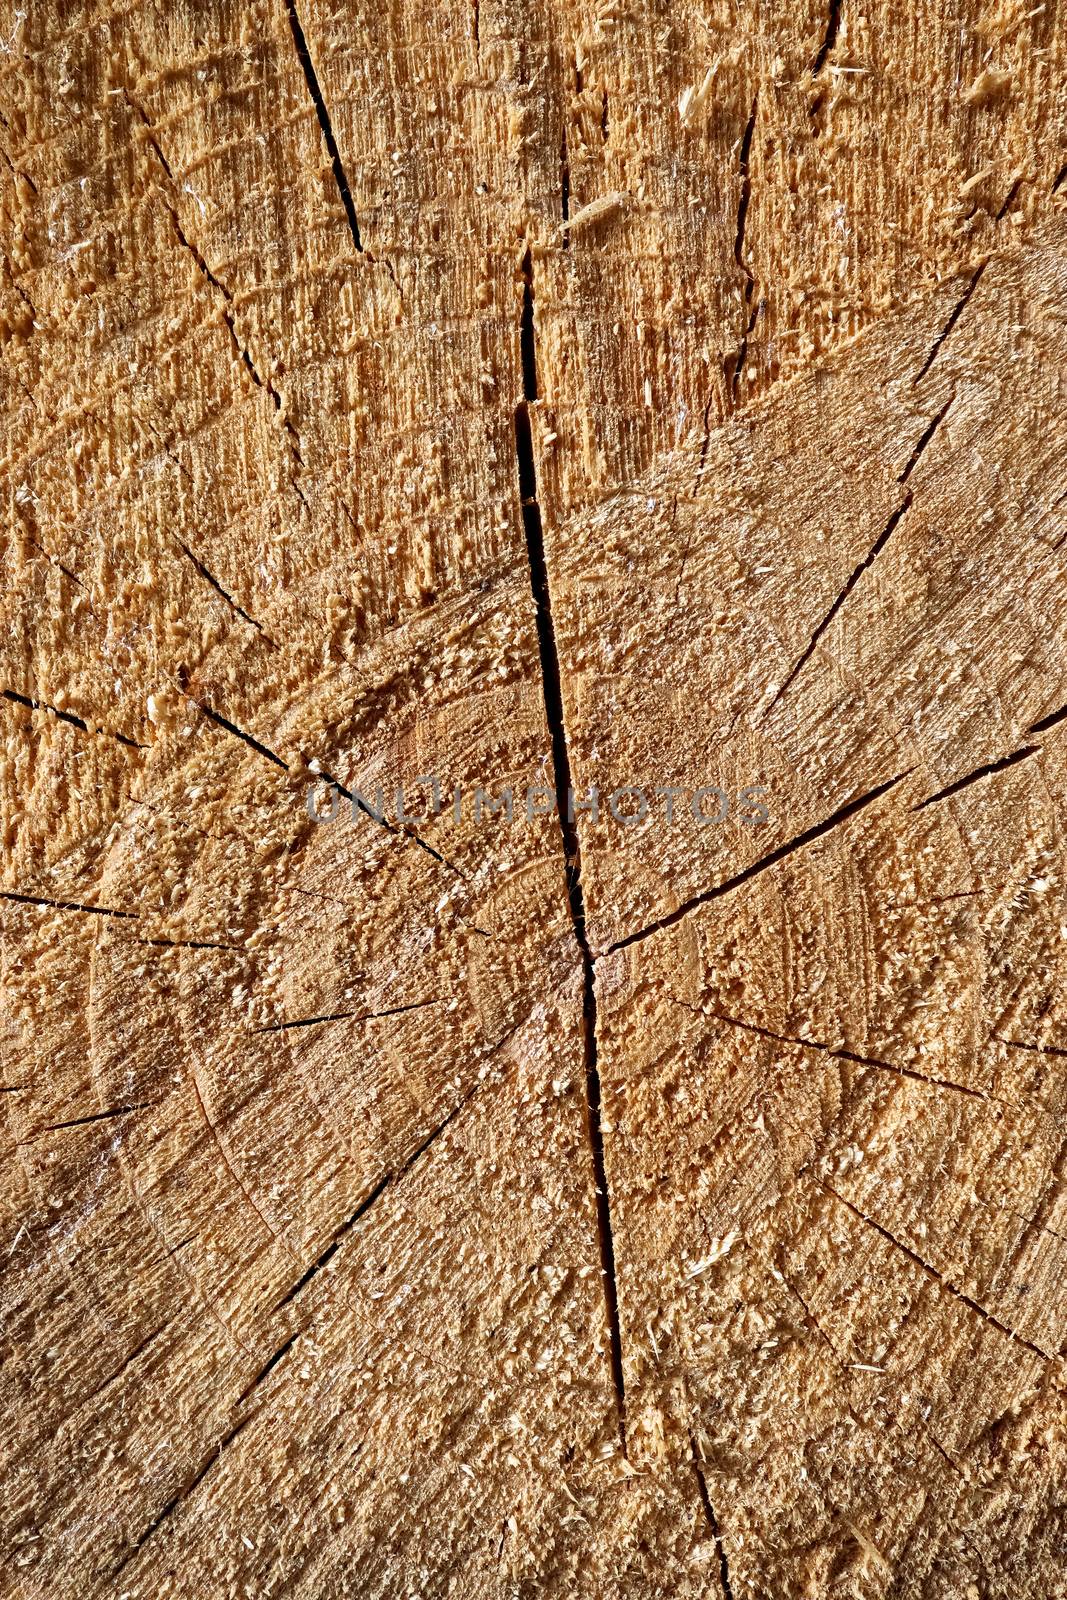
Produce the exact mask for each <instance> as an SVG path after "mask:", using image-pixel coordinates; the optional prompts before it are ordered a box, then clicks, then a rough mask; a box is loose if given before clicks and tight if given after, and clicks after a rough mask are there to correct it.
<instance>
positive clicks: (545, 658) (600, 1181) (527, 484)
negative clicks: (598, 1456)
mask: <svg viewBox="0 0 1067 1600" xmlns="http://www.w3.org/2000/svg"><path fill="white" fill-rule="evenodd" d="M522 279H523V289H522V317H521V321H520V326H519V351H520V356H521V360H522V394H523V398H522V400H521V401H520V402H519V404H518V406H517V407H516V409H515V456H516V465H517V470H518V479H519V499H520V503H521V506H522V526H523V533H524V534H525V536H526V555H527V560H528V561H529V566H530V588H531V590H532V592H533V599H534V608H535V611H536V616H537V643H538V651H539V655H540V660H541V685H542V690H543V694H544V703H545V720H546V721H547V723H548V729H549V735H550V738H551V743H552V770H553V776H554V780H555V792H556V816H557V818H558V820H559V829H560V836H561V839H562V843H563V857H564V866H565V871H566V883H567V905H568V909H569V911H570V918H571V926H572V928H573V930H574V938H575V941H576V943H577V945H578V951H579V954H580V956H581V965H582V1040H583V1047H584V1053H585V1107H586V1117H585V1121H586V1132H587V1135H588V1139H589V1149H590V1153H591V1155H592V1160H593V1183H594V1190H595V1196H596V1215H597V1233H598V1236H599V1241H600V1266H601V1277H602V1280H603V1285H604V1309H605V1314H606V1321H607V1331H608V1342H609V1353H610V1357H611V1376H612V1382H613V1384H614V1388H615V1407H616V1413H617V1417H618V1425H619V1439H620V1442H621V1444H622V1450H623V1454H624V1455H625V1454H626V1391H625V1385H624V1381H623V1367H622V1333H621V1329H620V1325H619V1295H618V1287H617V1284H616V1280H615V1246H614V1241H613V1238H612V1230H611V1203H610V1200H609V1198H608V1179H607V1169H606V1167H605V1164H604V1134H603V1127H602V1121H601V1084H600V1070H599V1067H598V1064H597V1035H596V1021H597V1016H596V979H595V972H594V967H593V955H592V951H591V950H590V948H589V940H588V937H587V935H586V931H585V899H584V896H583V893H582V877H581V851H580V842H579V838H578V828H577V825H576V823H575V819H574V809H573V806H572V803H571V802H572V791H571V764H570V754H569V752H568V748H567V730H566V724H565V721H564V716H563V685H562V679H561V675H560V661H559V649H558V646H557V644H556V630H555V624H554V623H553V620H552V601H551V595H550V593H549V586H548V566H547V563H546V561H545V538H544V528H543V525H542V522H541V508H540V505H539V504H538V500H537V469H536V465H535V462H534V451H533V437H532V434H531V431H530V404H531V402H532V401H534V400H536V399H537V394H538V390H537V351H536V344H535V334H534V316H533V303H534V284H533V263H532V259H531V255H530V251H529V250H527V251H526V254H525V256H524V257H523V262H522Z"/></svg>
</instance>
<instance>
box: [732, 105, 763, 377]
mask: <svg viewBox="0 0 1067 1600" xmlns="http://www.w3.org/2000/svg"><path fill="white" fill-rule="evenodd" d="M758 109H759V95H758V93H757V94H754V95H753V96H752V109H751V111H750V112H749V116H748V122H747V124H746V126H745V131H744V133H743V135H742V137H741V152H740V155H739V158H738V168H739V170H740V173H741V193H740V195H739V197H738V201H737V229H736V233H735V236H734V260H735V261H736V262H737V265H738V267H739V268H740V269H741V272H742V273H743V274H744V279H745V287H744V298H743V306H744V327H743V331H742V334H741V343H740V344H739V345H738V348H737V352H736V354H735V355H734V357H733V367H732V370H731V372H730V394H731V398H732V399H733V401H734V404H735V405H736V403H737V394H738V389H739V387H740V384H741V375H742V373H743V371H744V368H745V363H746V361H747V360H748V340H749V335H750V334H751V333H752V330H753V328H754V327H755V326H756V318H757V317H758V315H759V306H758V305H757V306H756V307H755V308H754V309H753V307H752V295H753V292H754V290H755V287H756V279H755V277H754V275H753V272H752V268H751V267H750V266H749V264H748V262H747V260H746V259H745V223H746V221H747V220H748V207H749V202H750V201H751V199H752V177H751V173H750V171H749V162H750V158H751V155H752V135H753V133H754V132H755V130H756V112H757V111H758Z"/></svg>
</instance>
